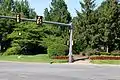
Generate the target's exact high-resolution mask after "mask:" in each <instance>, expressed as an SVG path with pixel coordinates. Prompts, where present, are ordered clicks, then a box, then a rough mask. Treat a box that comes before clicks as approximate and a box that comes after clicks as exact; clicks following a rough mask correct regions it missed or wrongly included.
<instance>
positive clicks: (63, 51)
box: [47, 44, 68, 58]
mask: <svg viewBox="0 0 120 80" xmlns="http://www.w3.org/2000/svg"><path fill="white" fill-rule="evenodd" d="M47 51H48V55H49V57H50V58H52V57H54V56H65V55H67V54H68V47H67V46H66V45H62V44H53V45H51V46H49V47H48V49H47Z"/></svg>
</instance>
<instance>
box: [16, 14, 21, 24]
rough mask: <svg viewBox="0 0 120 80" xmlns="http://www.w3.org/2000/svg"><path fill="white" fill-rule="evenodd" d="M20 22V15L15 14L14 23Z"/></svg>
mask: <svg viewBox="0 0 120 80" xmlns="http://www.w3.org/2000/svg"><path fill="white" fill-rule="evenodd" d="M20 20H21V16H20V14H17V15H16V22H17V23H20Z"/></svg>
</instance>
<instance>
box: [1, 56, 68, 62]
mask: <svg viewBox="0 0 120 80" xmlns="http://www.w3.org/2000/svg"><path fill="white" fill-rule="evenodd" d="M0 61H17V62H40V63H50V62H54V63H66V62H67V60H57V59H50V58H49V57H48V55H47V54H41V55H36V56H25V55H21V58H18V55H12V56H0Z"/></svg>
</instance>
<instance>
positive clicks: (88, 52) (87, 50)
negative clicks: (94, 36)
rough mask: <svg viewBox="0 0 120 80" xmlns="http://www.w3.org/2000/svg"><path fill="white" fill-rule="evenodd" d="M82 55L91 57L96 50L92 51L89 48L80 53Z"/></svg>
mask: <svg viewBox="0 0 120 80" xmlns="http://www.w3.org/2000/svg"><path fill="white" fill-rule="evenodd" d="M82 54H83V55H86V56H91V55H94V54H96V50H93V49H91V48H87V49H86V50H85V51H83V52H82Z"/></svg>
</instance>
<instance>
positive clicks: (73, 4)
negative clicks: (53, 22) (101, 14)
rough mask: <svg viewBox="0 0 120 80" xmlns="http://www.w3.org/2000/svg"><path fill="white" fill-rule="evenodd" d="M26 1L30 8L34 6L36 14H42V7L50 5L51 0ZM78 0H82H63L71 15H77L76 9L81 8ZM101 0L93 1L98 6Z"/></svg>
mask: <svg viewBox="0 0 120 80" xmlns="http://www.w3.org/2000/svg"><path fill="white" fill-rule="evenodd" d="M28 1H29V3H30V6H31V8H34V9H35V11H36V12H37V14H38V15H40V16H43V13H44V9H45V8H49V7H50V3H51V1H52V0H28ZM79 1H82V0H65V2H66V4H67V6H68V11H69V12H70V13H71V15H72V17H75V16H76V15H77V14H76V10H78V11H80V10H81V7H80V4H79ZM103 1H104V0H96V2H95V3H96V6H99V5H100V4H101V2H103Z"/></svg>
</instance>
